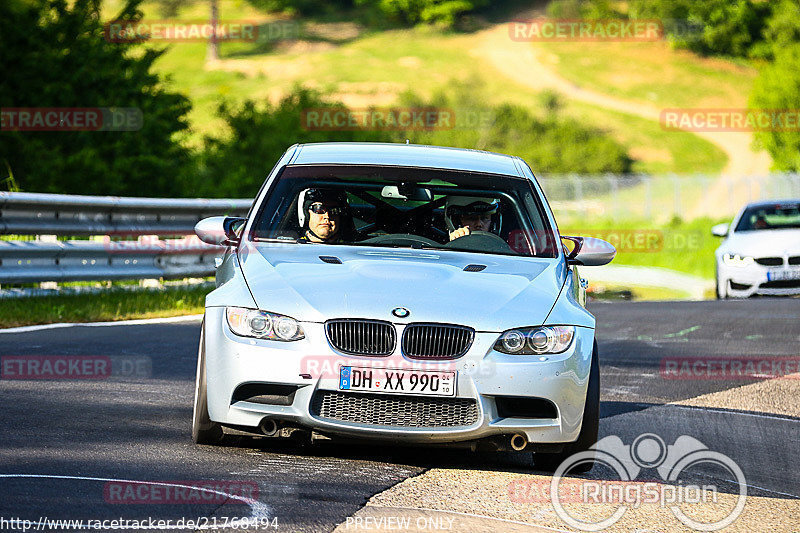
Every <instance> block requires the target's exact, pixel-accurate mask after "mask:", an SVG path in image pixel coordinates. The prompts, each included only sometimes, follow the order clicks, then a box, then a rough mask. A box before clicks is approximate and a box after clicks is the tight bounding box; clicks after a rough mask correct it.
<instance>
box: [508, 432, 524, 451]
mask: <svg viewBox="0 0 800 533" xmlns="http://www.w3.org/2000/svg"><path fill="white" fill-rule="evenodd" d="M527 446H528V438H527V437H526V436H525V435H524V434H522V433H515V434H514V435H512V436H511V449H512V450H514V451H516V452H521V451H522V450H524V449H525V448H526V447H527Z"/></svg>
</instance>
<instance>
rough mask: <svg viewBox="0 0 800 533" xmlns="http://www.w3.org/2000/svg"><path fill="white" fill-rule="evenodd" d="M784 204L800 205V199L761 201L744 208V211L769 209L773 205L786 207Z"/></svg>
mask: <svg viewBox="0 0 800 533" xmlns="http://www.w3.org/2000/svg"><path fill="white" fill-rule="evenodd" d="M784 204H800V199H797V198H780V199H777V200H761V201H758V202H751V203H749V204H747V205H746V206H744V207H743V208H742V211H744V210H746V209H750V208H752V207H769V206H773V205H784Z"/></svg>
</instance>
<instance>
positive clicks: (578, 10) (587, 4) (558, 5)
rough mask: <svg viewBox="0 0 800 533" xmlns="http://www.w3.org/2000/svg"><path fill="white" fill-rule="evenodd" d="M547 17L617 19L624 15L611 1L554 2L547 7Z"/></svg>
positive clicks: (571, 0) (554, 0)
mask: <svg viewBox="0 0 800 533" xmlns="http://www.w3.org/2000/svg"><path fill="white" fill-rule="evenodd" d="M547 15H548V16H549V17H551V18H557V19H585V20H598V19H615V18H621V17H622V16H623V15H622V13H620V12H619V11H617V10H616V9H614V6H613V5H612V2H611V0H553V1H552V2H550V3H549V4H548V5H547Z"/></svg>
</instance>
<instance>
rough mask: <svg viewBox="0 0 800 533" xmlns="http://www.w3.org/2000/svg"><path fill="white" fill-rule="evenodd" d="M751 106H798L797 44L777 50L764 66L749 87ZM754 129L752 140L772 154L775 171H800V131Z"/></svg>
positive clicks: (799, 71)
mask: <svg viewBox="0 0 800 533" xmlns="http://www.w3.org/2000/svg"><path fill="white" fill-rule="evenodd" d="M750 107H751V108H754V109H778V110H780V109H783V110H794V111H795V112H796V110H798V109H800V43H794V44H792V45H790V46H787V47H784V48H782V49H781V50H779V51H778V52H777V53H776V55H775V62H774V63H772V64H771V65H768V66H767V67H765V68H764V69H763V70H762V71H761V73H760V74H759V76H758V78H757V79H756V81H755V85H754V86H753V93H752V94H751V96H750ZM789 129H790V130H792V129H793V130H794V131H757V132H756V134H755V137H756V142H757V143H758V144H759V145H760V146H762V147H764V148H766V150H767V151H768V152H769V154H770V155H771V156H772V160H773V165H774V168H775V169H776V170H781V171H791V172H798V171H800V132H798V131H797V129H796V128H789Z"/></svg>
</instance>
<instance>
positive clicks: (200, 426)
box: [192, 143, 615, 470]
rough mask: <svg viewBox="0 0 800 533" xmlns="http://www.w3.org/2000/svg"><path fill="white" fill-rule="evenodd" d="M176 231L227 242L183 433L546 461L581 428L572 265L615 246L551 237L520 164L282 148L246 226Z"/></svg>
mask: <svg viewBox="0 0 800 533" xmlns="http://www.w3.org/2000/svg"><path fill="white" fill-rule="evenodd" d="M195 231H196V233H197V234H198V236H199V237H200V238H201V239H202V240H204V241H205V242H208V243H213V244H222V245H225V246H227V247H228V248H227V251H226V253H225V255H224V257H223V259H222V262H221V264H220V265H219V267H218V271H217V282H216V284H217V287H216V289H215V290H214V291H212V292H211V293H210V294H209V295H208V297H207V298H206V308H205V318H204V321H203V326H202V334H201V338H200V348H199V355H198V365H197V380H196V393H195V403H194V415H193V424H192V436H193V439H194V441H195V442H196V443H199V444H221V443H224V442H225V435H226V434H228V433H238V434H241V433H246V434H257V435H261V436H267V437H289V436H291V437H298V436H299V437H300V438H310V439H312V440H313V439H316V438H323V439H354V438H355V439H371V440H373V441H384V442H386V443H394V444H397V443H407V444H411V445H451V446H466V447H470V448H472V449H491V450H498V451H504V450H509V451H515V452H533V459H534V461H535V464H536V466H537V468H541V469H554V468H555V467H557V466H558V464H559V463H560V462H561V461H562V460H563V459H564V458H565V457H567V456H569V455H572V454H574V453H577V452H582V451H586V450H587V449H588V448H589V447H590V446H591V445H592V444H594V442H595V441H596V440H597V432H598V420H599V391H600V385H599V367H598V353H597V343H596V342H595V319H594V317H593V316H592V315H591V314H590V313H589V312H588V311H587V310H586V309H585V308H584V303H585V292H584V286H583V282H582V280H581V278H580V277H579V275H578V272H577V268H576V267H577V266H578V265H587V266H588V265H601V264H605V263H608V262H609V261H611V260H612V259H613V257H614V254H615V250H614V248H613V247H612V246H611V245H609V244H608V243H606V242H604V241H601V240H599V239H591V238H585V239H584V238H581V237H565V236H561V235H560V234H559V231H558V227H557V225H556V221H555V219H554V217H553V214H552V212H551V210H550V207H549V206H548V203H547V201H546V199H545V197H544V194H543V192H542V189H541V188H540V186H539V184H538V183H537V181H536V179H535V177H534V175H533V173H532V172H531V170H530V168H529V167H528V165H527V164H526V163H525V162H524V161H523V160H521V159H520V158H518V157H511V156H507V155H501V154H495V153H488V152H482V151H475V150H463V149H454V148H443V147H434V146H416V145H408V144H378V143H374V144H373V143H323V144H305V145H295V146H292V147H291V148H289V149H288V150H287V151H286V153H285V154H284V155H283V157H281V159H280V160H279V161H278V163H277V164H276V165H275V167H274V168H273V169H272V171H271V172H270V174H269V176H268V177H267V179H266V181H265V183H264V185H263V186H262V188H261V190H260V192H259V193H258V195H257V197H256V199H255V201H254V203H253V207H252V209H251V211H250V213H249V216H248V217H247V218H246V219H245V218H231V217H214V218H209V219H205V220H202V221H200V222H199V223H198V224H197V226H196V228H195ZM591 466H592V461H591V458H590V459H589V460H587V461H586V463H585V464H584V466H583V469H584V470H586V469H589V468H591ZM580 469H581V468H580V467H576V470H580Z"/></svg>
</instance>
